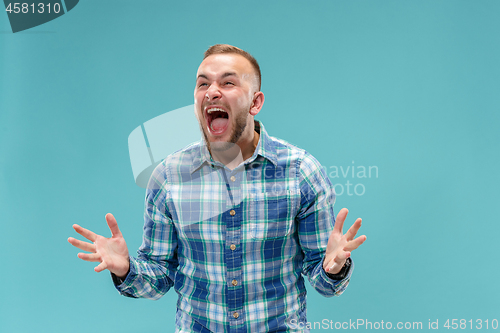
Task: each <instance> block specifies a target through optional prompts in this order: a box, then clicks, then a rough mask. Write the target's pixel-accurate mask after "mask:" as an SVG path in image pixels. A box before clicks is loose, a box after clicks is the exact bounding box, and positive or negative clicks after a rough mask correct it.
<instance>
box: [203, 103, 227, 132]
mask: <svg viewBox="0 0 500 333" xmlns="http://www.w3.org/2000/svg"><path fill="white" fill-rule="evenodd" d="M206 118H207V124H208V129H209V130H210V132H211V133H212V134H214V135H220V134H222V133H224V131H225V130H226V129H227V127H228V125H229V114H228V113H227V112H226V111H225V110H224V109H222V108H219V107H211V108H208V109H207V111H206Z"/></svg>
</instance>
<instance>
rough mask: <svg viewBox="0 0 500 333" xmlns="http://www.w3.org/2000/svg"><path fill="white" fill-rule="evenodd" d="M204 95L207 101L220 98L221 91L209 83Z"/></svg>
mask: <svg viewBox="0 0 500 333" xmlns="http://www.w3.org/2000/svg"><path fill="white" fill-rule="evenodd" d="M205 97H206V98H207V99H208V101H209V102H210V101H214V100H217V99H219V98H221V93H220V90H219V88H218V87H217V85H215V84H211V85H210V87H208V89H207V92H206V94H205Z"/></svg>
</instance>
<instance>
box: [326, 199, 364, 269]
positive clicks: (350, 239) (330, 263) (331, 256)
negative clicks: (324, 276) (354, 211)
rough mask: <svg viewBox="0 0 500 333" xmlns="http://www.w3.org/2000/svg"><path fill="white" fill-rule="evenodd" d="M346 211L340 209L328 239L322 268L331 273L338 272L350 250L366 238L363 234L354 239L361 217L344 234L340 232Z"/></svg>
mask: <svg viewBox="0 0 500 333" xmlns="http://www.w3.org/2000/svg"><path fill="white" fill-rule="evenodd" d="M348 212H349V211H348V210H347V209H345V208H343V209H341V210H340V212H339V214H338V215H337V220H336V221H335V226H334V227H333V231H332V233H331V234H330V238H329V239H328V245H327V247H326V253H325V260H324V262H323V269H324V270H325V271H326V272H328V273H331V274H336V273H338V272H340V270H341V269H342V266H344V263H345V261H346V260H347V258H349V257H350V256H351V251H353V250H355V249H357V248H358V246H360V245H361V244H363V242H364V241H365V240H366V236H364V235H363V236H359V237H358V238H356V239H354V237H355V236H356V233H357V232H358V230H359V228H360V227H361V219H359V218H358V219H357V220H356V221H355V222H354V224H353V225H352V226H351V227H350V228H349V230H348V231H347V232H346V233H345V234H342V228H343V226H344V221H345V219H346V217H347V213H348Z"/></svg>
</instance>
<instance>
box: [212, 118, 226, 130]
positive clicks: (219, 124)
mask: <svg viewBox="0 0 500 333" xmlns="http://www.w3.org/2000/svg"><path fill="white" fill-rule="evenodd" d="M227 121H228V119H227V118H217V119H214V120H212V130H213V131H214V132H222V130H223V129H224V127H226V125H227Z"/></svg>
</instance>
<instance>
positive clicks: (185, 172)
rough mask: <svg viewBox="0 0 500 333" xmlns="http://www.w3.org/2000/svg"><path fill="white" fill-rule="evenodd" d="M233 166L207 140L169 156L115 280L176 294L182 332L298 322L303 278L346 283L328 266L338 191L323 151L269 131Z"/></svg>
mask: <svg viewBox="0 0 500 333" xmlns="http://www.w3.org/2000/svg"><path fill="white" fill-rule="evenodd" d="M256 130H257V131H258V132H259V131H260V139H259V143H258V146H257V148H256V150H255V152H254V154H253V156H252V157H251V158H250V159H248V160H246V161H244V162H243V163H242V164H241V165H240V166H238V167H237V168H236V169H234V170H229V169H228V168H227V167H225V166H224V165H223V164H221V163H220V162H216V161H214V160H213V159H212V158H211V155H210V153H209V151H208V149H207V147H206V145H205V144H204V142H203V141H201V142H198V143H195V144H192V145H190V146H188V147H186V148H185V149H183V150H181V151H179V152H177V153H174V154H172V155H170V156H168V157H167V158H166V159H165V160H163V161H162V163H161V164H160V165H159V166H158V167H157V168H156V170H155V171H154V173H153V175H152V177H151V180H150V182H149V186H148V190H147V192H146V208H145V214H144V219H145V224H144V237H143V243H142V245H141V247H140V249H139V250H138V258H133V257H131V258H130V273H129V274H128V276H127V277H126V279H125V280H124V281H120V282H121V283H120V282H118V281H117V280H116V279H115V284H116V288H117V289H118V290H119V291H120V293H121V294H123V295H125V296H129V297H144V298H150V299H158V298H160V297H161V296H163V295H164V294H165V293H166V292H167V291H168V290H169V289H170V288H171V287H174V289H175V291H176V292H177V293H178V295H179V299H178V302H177V315H176V332H270V331H272V332H278V331H279V332H293V331H302V330H300V327H304V326H303V325H299V324H298V323H305V322H306V321H307V319H306V288H305V285H304V278H303V276H306V277H307V278H308V279H309V282H310V283H311V285H312V286H313V287H314V288H315V289H316V290H317V291H318V292H319V293H320V294H322V295H324V296H333V295H340V294H341V293H342V292H343V291H344V289H345V288H346V287H347V284H348V283H349V279H350V276H351V274H352V267H353V265H351V267H350V269H349V271H348V274H347V276H346V278H345V279H343V280H332V279H330V278H329V277H328V276H327V275H326V273H325V272H324V270H323V268H322V263H323V257H324V254H325V250H326V245H327V242H328V238H329V235H330V232H331V231H332V229H333V225H334V223H335V218H334V213H333V204H334V201H335V193H334V191H333V187H332V185H331V183H330V180H329V179H328V177H327V176H326V174H325V172H324V170H323V169H322V167H321V165H320V164H319V163H318V161H317V160H316V159H315V158H314V157H312V156H311V155H310V154H308V153H307V152H306V151H304V150H301V149H299V148H297V147H294V146H292V145H290V144H288V143H286V142H284V141H281V140H278V139H276V138H273V137H270V136H268V135H267V133H266V131H265V130H264V127H263V126H262V124H261V123H258V122H256Z"/></svg>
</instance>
